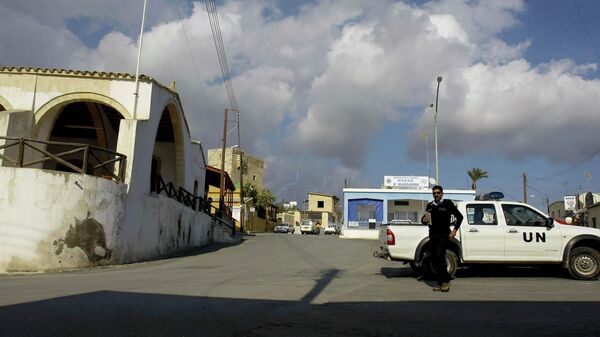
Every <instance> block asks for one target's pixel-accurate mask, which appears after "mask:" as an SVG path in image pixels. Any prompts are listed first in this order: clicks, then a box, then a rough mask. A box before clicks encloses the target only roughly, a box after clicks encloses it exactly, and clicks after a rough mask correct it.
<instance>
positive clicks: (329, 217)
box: [303, 192, 340, 228]
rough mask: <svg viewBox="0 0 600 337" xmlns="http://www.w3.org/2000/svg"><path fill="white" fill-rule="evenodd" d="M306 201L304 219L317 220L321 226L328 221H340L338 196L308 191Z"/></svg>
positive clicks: (325, 224)
mask: <svg viewBox="0 0 600 337" xmlns="http://www.w3.org/2000/svg"><path fill="white" fill-rule="evenodd" d="M307 203H308V204H307V206H306V207H307V208H306V211H305V212H304V215H303V218H304V219H313V220H315V221H318V222H319V223H320V224H321V227H322V228H324V227H326V226H327V224H328V223H336V224H339V223H340V214H339V211H338V209H339V198H338V197H336V196H335V195H329V194H321V193H315V192H309V193H308V200H307Z"/></svg>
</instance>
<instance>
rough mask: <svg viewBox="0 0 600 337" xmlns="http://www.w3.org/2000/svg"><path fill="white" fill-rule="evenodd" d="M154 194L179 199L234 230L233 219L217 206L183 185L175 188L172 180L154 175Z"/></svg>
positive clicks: (187, 205) (185, 204)
mask: <svg viewBox="0 0 600 337" xmlns="http://www.w3.org/2000/svg"><path fill="white" fill-rule="evenodd" d="M152 191H153V192H156V194H160V193H164V194H165V195H166V196H168V197H169V198H172V199H175V200H177V201H179V202H180V203H181V204H183V205H184V206H186V207H189V208H191V209H193V210H194V211H197V212H204V213H206V214H208V215H210V216H212V217H213V218H214V219H215V220H217V221H218V222H220V223H221V224H223V225H224V226H226V227H228V228H229V229H231V230H232V232H234V231H235V225H234V219H233V217H231V216H230V215H229V214H228V213H226V212H221V210H219V209H218V208H217V207H214V206H213V205H212V204H211V203H210V202H208V201H207V200H206V199H204V198H203V197H201V196H195V195H194V194H193V193H191V192H189V191H187V190H186V189H185V188H183V187H179V188H175V185H174V184H173V183H172V182H169V183H166V182H165V181H164V180H163V178H162V176H160V175H159V176H157V177H156V183H155V186H154V188H153V189H152Z"/></svg>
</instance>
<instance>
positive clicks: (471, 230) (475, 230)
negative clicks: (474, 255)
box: [469, 228, 479, 233]
mask: <svg viewBox="0 0 600 337" xmlns="http://www.w3.org/2000/svg"><path fill="white" fill-rule="evenodd" d="M469 232H471V233H475V232H479V229H477V228H471V229H469Z"/></svg>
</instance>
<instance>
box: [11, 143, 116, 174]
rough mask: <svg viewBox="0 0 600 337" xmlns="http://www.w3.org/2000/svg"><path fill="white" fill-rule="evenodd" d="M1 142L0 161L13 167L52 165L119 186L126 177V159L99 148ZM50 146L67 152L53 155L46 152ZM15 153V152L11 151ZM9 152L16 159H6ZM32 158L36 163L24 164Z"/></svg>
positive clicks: (75, 144) (87, 145) (79, 145)
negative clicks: (113, 181)
mask: <svg viewBox="0 0 600 337" xmlns="http://www.w3.org/2000/svg"><path fill="white" fill-rule="evenodd" d="M1 140H4V145H0V150H2V149H4V153H3V154H0V159H2V160H3V161H4V162H5V163H9V164H10V165H12V166H14V167H33V166H35V165H38V164H43V163H46V162H55V163H56V164H57V165H62V166H63V167H64V168H66V169H68V170H71V171H73V172H76V173H81V174H90V175H98V176H102V177H105V178H110V179H114V180H116V181H119V182H122V181H123V180H124V177H125V161H126V159H127V156H125V155H123V154H120V153H118V152H115V151H111V150H108V149H105V148H102V147H99V146H95V145H90V144H82V143H69V142H53V141H41V140H34V139H26V138H13V137H0V141H1ZM49 145H52V146H55V147H57V148H60V149H61V150H63V149H65V148H66V149H67V150H66V151H61V150H53V151H56V152H54V153H52V152H50V151H49V150H48V146H49ZM15 149H16V151H11V150H15ZM59 151H60V152H59ZM10 152H13V153H15V155H16V158H11V157H10V156H9V155H7V153H10ZM40 155H41V157H40ZM34 157H35V159H31V160H30V161H27V160H26V158H34ZM101 158H110V159H101ZM116 163H118V171H117V172H115V164H116Z"/></svg>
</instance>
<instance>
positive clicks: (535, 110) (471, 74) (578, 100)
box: [410, 59, 600, 161]
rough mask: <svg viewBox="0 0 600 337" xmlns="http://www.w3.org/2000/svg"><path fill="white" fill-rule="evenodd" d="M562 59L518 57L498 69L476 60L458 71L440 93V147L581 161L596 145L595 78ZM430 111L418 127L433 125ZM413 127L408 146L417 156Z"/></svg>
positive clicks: (598, 85)
mask: <svg viewBox="0 0 600 337" xmlns="http://www.w3.org/2000/svg"><path fill="white" fill-rule="evenodd" d="M590 67H591V68H595V66H594V65H586V66H577V65H575V64H573V62H571V61H567V60H561V61H555V62H551V63H549V64H544V65H541V66H538V67H532V66H531V65H530V64H529V63H527V62H526V61H524V60H522V59H520V60H515V61H513V62H510V63H508V64H506V65H502V66H494V65H486V64H475V65H473V66H470V67H467V68H465V69H462V70H460V71H457V72H456V73H455V74H454V76H455V80H451V83H450V84H448V85H446V86H445V88H446V89H445V90H443V91H442V94H441V98H440V101H441V103H440V106H441V107H442V108H441V111H440V118H439V121H440V126H439V130H440V139H441V140H443V141H441V146H440V151H442V152H445V153H453V154H457V155H466V154H473V153H484V154H485V153H487V154H489V153H500V154H503V155H504V156H508V157H511V158H525V157H541V158H547V159H550V160H554V161H570V160H577V159H581V157H582V156H584V155H585V154H589V153H592V152H594V151H595V150H597V137H596V135H595V132H596V131H595V125H598V123H600V115H598V114H597V113H596V112H595V111H596V108H595V107H594V103H593V102H595V101H597V100H598V99H599V98H600V81H598V80H586V79H584V78H582V77H580V76H579V74H580V72H581V69H582V68H584V69H589V68H590ZM431 121H432V117H431V114H425V115H423V116H422V118H421V119H420V120H419V122H418V124H417V129H418V130H419V131H425V130H431V127H432V126H431V124H432V122H431ZM417 136H418V132H415V134H414V135H413V140H412V142H411V146H410V150H411V152H412V153H413V154H414V155H415V156H418V155H420V154H419V152H420V144H419V142H418V140H417V138H415V137H417Z"/></svg>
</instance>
